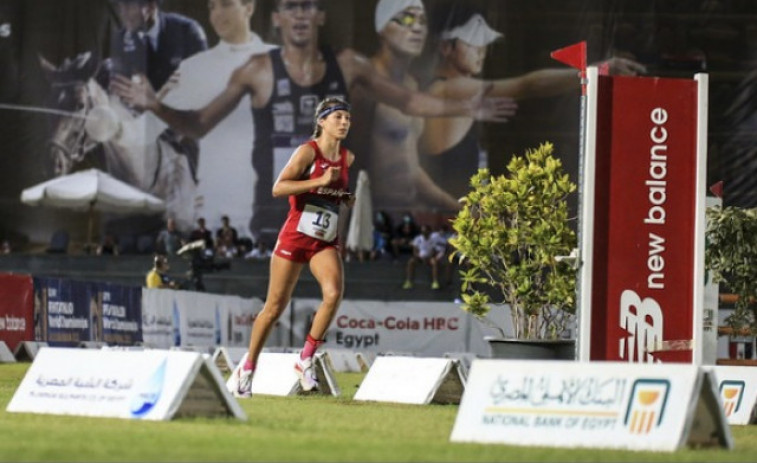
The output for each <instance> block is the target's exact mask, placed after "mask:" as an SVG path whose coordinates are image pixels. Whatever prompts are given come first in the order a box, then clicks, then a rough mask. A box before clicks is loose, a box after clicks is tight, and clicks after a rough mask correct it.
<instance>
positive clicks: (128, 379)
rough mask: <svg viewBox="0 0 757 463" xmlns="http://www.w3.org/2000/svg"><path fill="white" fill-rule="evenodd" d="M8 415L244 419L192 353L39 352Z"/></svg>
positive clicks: (212, 370)
mask: <svg viewBox="0 0 757 463" xmlns="http://www.w3.org/2000/svg"><path fill="white" fill-rule="evenodd" d="M6 410H7V411H9V412H28V413H48V414H60V415H83V416H99V417H110V418H131V419H144V420H169V419H171V418H174V417H183V416H235V417H237V418H239V419H246V416H245V415H244V412H243V411H242V410H241V409H240V408H239V405H238V404H237V402H236V401H235V400H234V399H233V398H232V397H231V396H230V394H229V393H228V392H227V391H226V389H225V388H224V387H223V379H222V378H221V375H220V373H218V370H217V369H216V368H215V366H214V365H212V363H210V362H209V361H207V360H206V359H204V358H203V356H202V355H201V354H199V353H196V352H182V351H166V350H144V351H117V350H95V349H75V348H52V347H45V348H42V349H40V351H39V353H38V354H37V356H36V358H35V359H34V363H33V364H32V365H31V367H30V368H29V370H28V371H27V373H26V375H25V376H24V379H23V380H22V381H21V384H20V385H19V387H18V389H16V392H15V394H14V395H13V398H12V399H11V401H10V403H9V404H8V407H7V409H6Z"/></svg>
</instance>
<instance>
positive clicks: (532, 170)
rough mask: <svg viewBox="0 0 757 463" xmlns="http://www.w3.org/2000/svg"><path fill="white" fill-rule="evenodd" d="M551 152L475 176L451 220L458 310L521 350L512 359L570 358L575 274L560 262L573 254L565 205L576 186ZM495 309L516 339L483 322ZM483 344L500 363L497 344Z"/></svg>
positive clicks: (549, 148)
mask: <svg viewBox="0 0 757 463" xmlns="http://www.w3.org/2000/svg"><path fill="white" fill-rule="evenodd" d="M553 151H554V146H553V145H552V144H551V143H544V144H542V145H541V146H539V147H538V148H537V149H534V150H527V152H526V153H525V155H524V156H514V157H513V158H512V159H511V160H510V161H509V163H508V165H507V170H506V173H505V174H504V175H492V174H491V172H490V171H489V170H488V169H480V170H479V171H478V173H477V174H475V175H474V176H473V177H471V188H472V189H471V190H470V192H469V193H468V194H467V195H466V196H465V197H463V198H461V200H460V201H461V203H462V208H461V210H460V211H459V212H458V214H457V216H456V217H455V218H454V219H453V221H452V224H453V228H454V230H455V236H454V238H452V239H451V240H450V243H451V244H452V247H453V253H452V256H451V259H457V260H458V262H459V264H460V276H461V298H462V307H461V308H462V309H463V310H465V311H467V312H469V313H470V314H472V315H473V316H475V317H476V318H478V319H479V320H481V321H482V322H483V323H485V324H488V325H489V326H493V327H494V328H496V329H497V330H499V332H500V335H501V337H502V339H515V340H517V341H516V342H515V343H510V344H514V345H515V346H517V347H516V349H517V350H518V351H519V352H518V353H516V354H514V356H522V355H523V352H522V350H523V349H524V348H525V347H527V346H531V347H536V348H537V349H538V350H539V351H541V352H542V353H543V352H549V351H551V347H550V346H551V345H557V346H558V347H560V349H561V350H562V353H558V354H556V356H557V357H563V358H566V357H567V358H571V359H572V358H574V356H575V354H574V349H575V347H574V345H575V340H574V339H573V340H567V341H566V340H564V339H563V337H564V335H565V329H566V327H567V324H568V323H569V322H570V320H571V316H570V315H571V314H574V313H575V301H576V270H575V268H574V267H573V265H572V263H571V262H569V261H568V259H561V258H560V257H561V256H568V255H570V254H571V252H572V251H573V249H574V248H575V247H576V235H575V232H574V231H573V230H572V229H571V227H570V223H569V218H568V203H567V198H568V196H569V195H570V194H571V193H573V192H574V191H575V190H576V185H575V184H574V183H573V182H571V181H570V178H569V176H568V174H567V173H565V172H564V170H563V166H562V162H561V161H560V160H559V159H557V158H556V157H554V156H553ZM493 305H497V307H498V310H499V309H500V308H502V309H504V310H507V309H506V307H507V306H509V308H510V313H511V317H512V326H513V331H514V332H513V333H506V332H505V330H504V328H503V327H502V326H496V325H493V324H492V322H491V320H490V319H489V318H487V315H488V314H489V312H490V310H492V306H493ZM487 340H489V342H490V345H491V346H492V352H493V354H494V356H501V355H500V354H499V352H498V348H497V346H498V345H499V344H501V343H500V341H499V340H497V339H494V338H492V337H487ZM493 343H496V344H493ZM566 344H567V346H566ZM566 347H567V353H566ZM506 356H509V355H506Z"/></svg>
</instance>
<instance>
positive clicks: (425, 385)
mask: <svg viewBox="0 0 757 463" xmlns="http://www.w3.org/2000/svg"><path fill="white" fill-rule="evenodd" d="M464 377H465V376H464V374H463V373H462V372H461V371H460V363H459V362H458V361H457V360H453V359H448V358H420V357H401V356H379V357H376V360H375V361H374V362H373V365H371V369H370V370H368V374H367V375H365V378H364V379H363V382H362V383H360V388H358V390H357V392H356V393H355V397H354V400H372V401H376V402H397V403H406V404H418V405H426V404H429V403H432V402H433V403H455V404H456V403H460V398H461V397H462V395H463V389H464V387H465V385H464V382H463V381H464Z"/></svg>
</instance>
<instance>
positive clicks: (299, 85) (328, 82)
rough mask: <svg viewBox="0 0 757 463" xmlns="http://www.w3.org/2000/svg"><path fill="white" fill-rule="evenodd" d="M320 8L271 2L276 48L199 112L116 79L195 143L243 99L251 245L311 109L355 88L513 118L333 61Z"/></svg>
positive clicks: (412, 105) (269, 221) (494, 107)
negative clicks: (253, 179) (247, 122)
mask: <svg viewBox="0 0 757 463" xmlns="http://www.w3.org/2000/svg"><path fill="white" fill-rule="evenodd" d="M323 1H325V0H322V1H318V0H276V8H275V10H274V11H273V13H272V20H273V25H274V26H275V27H276V28H278V29H279V33H280V36H281V40H282V45H281V48H279V49H275V50H271V51H269V52H268V53H267V54H264V55H256V56H252V57H251V58H250V59H249V60H248V61H247V62H246V63H245V64H244V65H242V66H241V67H240V68H238V69H237V70H235V71H234V72H233V74H232V76H231V79H230V80H229V82H228V85H227V86H226V88H225V89H224V90H223V91H222V92H221V93H220V94H219V95H218V96H217V97H216V98H215V99H214V100H213V101H212V102H210V103H209V104H208V105H206V106H204V107H203V108H201V109H195V110H178V109H176V108H173V107H171V106H169V105H166V104H165V103H164V102H162V101H160V99H159V98H157V97H156V95H155V92H154V91H153V89H152V88H151V87H150V86H149V83H148V82H145V80H144V79H139V80H138V81H133V80H132V79H128V78H126V77H124V76H116V78H115V80H114V85H113V88H114V90H115V91H116V92H117V93H118V94H119V95H121V96H122V97H123V98H124V99H125V100H126V101H127V102H128V103H130V104H132V105H134V106H136V107H138V108H144V109H147V110H150V111H152V112H153V113H154V114H156V115H157V116H158V117H159V118H161V119H163V120H164V121H165V122H166V123H168V124H169V125H170V126H171V127H173V128H174V129H176V130H178V131H179V132H181V133H183V134H185V135H189V136H191V137H194V138H200V137H202V136H204V135H205V134H206V133H207V132H208V131H209V130H210V129H212V128H213V127H215V126H216V124H218V123H219V122H220V121H221V120H223V119H224V118H225V117H226V116H227V115H228V114H229V112H230V111H231V110H232V109H233V108H234V107H236V105H237V104H238V103H239V101H240V100H241V99H242V98H243V97H244V96H245V95H248V96H249V97H250V102H251V106H252V113H253V119H254V122H255V124H254V125H255V144H254V147H253V154H252V164H253V168H254V170H255V173H256V174H257V184H256V187H255V197H254V206H253V216H252V221H251V224H250V231H251V233H252V237H253V240H254V241H258V240H259V239H261V236H263V234H264V232H266V231H271V232H273V231H275V230H277V228H276V227H278V224H280V223H281V222H282V221H283V219H284V216H286V209H285V208H283V207H281V205H279V204H277V203H276V202H274V201H272V199H271V197H270V194H269V192H270V191H271V187H272V185H273V179H275V178H276V176H277V175H278V173H279V172H281V170H282V168H283V167H284V165H285V164H286V162H287V158H288V155H289V153H290V152H291V150H292V149H294V148H296V147H297V146H298V145H299V144H301V143H303V142H304V141H306V140H307V138H308V135H309V131H310V127H309V124H310V121H311V120H312V118H313V115H314V111H315V107H316V104H317V102H318V101H321V100H322V99H323V98H325V97H326V96H339V97H342V98H345V99H346V98H347V95H348V94H351V93H352V92H354V91H355V90H356V89H357V88H367V89H369V91H368V92H369V93H370V94H371V95H372V96H373V97H375V98H376V99H377V100H379V101H382V102H384V103H386V104H388V105H391V106H392V107H394V108H397V109H399V110H401V111H403V112H405V113H408V114H417V115H420V116H431V115H457V114H465V115H470V116H472V117H475V118H477V119H483V120H501V118H502V117H506V116H509V115H510V114H511V113H512V105H511V101H509V100H503V99H497V98H489V97H488V96H486V91H487V89H486V88H483V89H482V91H481V92H480V93H479V94H478V95H474V96H473V97H472V98H467V99H465V100H445V99H441V98H436V97H430V96H429V95H426V94H423V93H420V92H416V91H413V90H411V89H408V88H406V87H404V86H401V85H397V84H396V83H394V82H392V81H391V80H389V79H387V78H386V77H384V76H380V75H378V74H377V73H376V72H375V70H374V69H373V67H372V66H371V65H370V63H369V62H368V60H367V59H366V58H365V57H364V56H362V55H360V54H358V53H356V52H355V51H354V50H352V49H349V48H348V49H344V50H342V51H340V52H339V53H338V54H336V53H334V52H333V51H332V50H331V49H330V48H328V47H321V46H320V45H319V40H318V36H319V29H320V27H321V26H322V25H323V24H324V23H325V21H326V13H325V11H324V10H323V6H322V4H323ZM266 229H268V230H266Z"/></svg>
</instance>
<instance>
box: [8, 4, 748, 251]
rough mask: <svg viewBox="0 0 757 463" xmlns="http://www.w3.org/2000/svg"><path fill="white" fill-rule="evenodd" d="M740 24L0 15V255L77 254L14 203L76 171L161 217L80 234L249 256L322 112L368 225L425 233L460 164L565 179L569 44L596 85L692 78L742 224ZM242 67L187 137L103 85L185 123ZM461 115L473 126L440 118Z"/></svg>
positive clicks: (713, 9)
mask: <svg viewBox="0 0 757 463" xmlns="http://www.w3.org/2000/svg"><path fill="white" fill-rule="evenodd" d="M755 8H757V7H755V6H753V5H752V3H751V2H739V1H720V2H711V1H705V0H701V1H699V0H693V1H692V0H688V1H684V0H681V1H667V2H655V1H652V0H641V1H625V2H624V1H621V2H606V1H600V0H592V1H559V2H558V1H551V0H542V1H533V0H532V1H521V0H475V1H474V0H466V1H463V0H452V1H450V0H425V1H423V2H421V1H420V0H383V1H377V0H319V1H308V0H256V1H246V0H165V1H139V0H55V1H53V0H0V146H2V147H3V148H2V151H1V152H0V176H2V181H0V217H2V218H1V219H0V238H1V239H8V240H11V241H12V242H13V243H14V245H15V247H17V248H22V247H23V246H24V245H26V244H29V243H43V242H47V241H48V240H49V237H50V235H51V234H52V232H53V231H54V230H56V229H61V228H63V229H67V230H69V231H70V232H71V233H72V236H73V238H74V239H78V240H83V239H84V236H85V235H86V232H87V231H86V224H87V221H86V220H85V216H84V215H83V214H80V213H71V212H70V211H66V210H56V209H45V208H34V207H30V206H26V205H23V204H22V203H21V202H20V199H19V198H20V192H21V191H22V190H23V189H24V188H27V187H29V186H32V185H34V184H37V183H39V182H42V181H45V180H48V179H51V178H53V177H56V176H61V175H66V174H68V173H71V172H76V171H78V170H83V169H88V168H93V167H94V168H97V169H100V170H103V171H105V172H108V173H110V174H111V175H113V176H114V177H116V178H119V179H121V180H123V181H125V182H127V183H129V184H132V185H134V186H136V187H138V188H139V189H141V190H143V191H145V192H148V193H151V194H153V195H155V196H157V197H159V198H161V199H163V200H164V201H165V203H166V206H167V210H166V212H165V213H162V214H143V215H131V216H128V217H123V216H118V215H110V214H107V213H101V214H98V215H97V216H96V219H97V221H96V226H97V227H98V232H99V233H97V234H98V236H102V235H104V234H106V233H113V234H119V233H133V234H138V233H152V232H155V231H157V230H158V229H159V228H160V227H161V226H162V224H163V223H164V222H165V219H166V218H168V217H172V218H174V219H176V221H177V224H178V225H179V228H180V229H182V230H183V231H189V230H190V229H192V228H194V226H195V223H196V220H197V219H198V218H200V217H203V218H205V220H206V223H207V224H208V227H209V228H211V229H215V228H217V227H218V226H219V225H220V223H221V217H222V216H224V215H226V216H228V217H229V219H230V222H231V225H232V226H234V227H236V228H237V229H238V230H239V231H240V235H241V236H242V237H250V238H252V239H253V240H258V239H264V240H267V241H268V242H269V244H270V243H271V242H272V239H273V237H274V236H275V233H276V231H277V229H278V227H279V226H280V225H281V223H282V221H283V216H284V214H285V211H286V207H287V204H286V201H285V200H281V199H276V200H275V199H273V198H271V195H270V189H271V185H272V182H273V181H274V180H275V178H276V175H277V174H278V171H279V170H280V169H281V168H282V167H283V165H284V164H285V163H286V161H287V159H288V157H289V155H290V154H291V153H292V151H293V150H294V149H295V148H296V146H297V145H298V144H300V143H302V142H303V141H304V140H306V139H307V138H308V137H309V136H310V134H311V132H312V126H313V121H312V117H313V111H314V108H315V105H316V104H317V102H318V101H319V100H320V99H322V98H323V97H326V96H340V97H343V98H345V99H347V100H349V102H350V103H351V104H352V106H353V127H352V131H351V135H350V137H349V138H348V139H347V140H346V141H345V144H346V146H347V147H348V148H350V149H351V150H353V151H354V152H355V153H356V155H357V164H356V166H355V169H354V171H353V172H352V175H351V180H352V183H353V188H354V183H355V180H356V179H357V177H358V175H357V173H358V170H361V169H362V170H365V172H366V173H367V175H368V178H369V179H370V184H371V196H372V202H373V204H372V205H373V209H374V210H375V211H379V210H383V211H385V212H387V213H388V215H389V216H390V217H391V218H392V219H394V220H395V223H396V222H397V221H399V219H400V218H401V217H402V215H403V214H405V213H407V212H410V213H412V214H413V215H415V217H416V218H417V219H419V220H420V221H424V222H431V224H432V225H437V224H439V223H441V222H443V220H444V219H445V218H446V217H449V216H451V215H453V214H454V213H455V211H456V208H457V203H456V201H457V198H459V197H460V196H462V195H464V194H465V193H466V191H467V185H468V179H469V178H470V176H471V175H472V174H473V173H475V171H476V170H477V169H478V168H479V167H489V168H490V169H491V170H492V171H494V172H501V171H502V170H503V169H504V166H505V165H506V163H507V161H508V160H509V158H510V157H511V156H512V155H513V154H522V153H523V151H524V150H526V149H528V148H532V147H536V146H538V145H539V144H540V143H542V142H544V141H550V142H552V143H554V144H555V146H556V152H557V153H558V154H559V156H560V157H561V159H562V161H563V163H564V164H565V165H566V167H567V169H568V171H569V172H571V175H572V177H573V180H574V181H576V180H577V176H578V156H579V153H578V149H579V139H578V132H579V111H580V87H579V79H578V76H577V74H576V73H575V71H574V70H571V69H568V68H566V67H565V66H563V65H561V64H559V63H557V62H555V61H553V60H551V59H550V52H551V51H553V50H556V49H558V48H562V47H564V46H567V45H570V44H573V43H576V42H579V41H583V40H585V41H586V42H587V44H588V53H589V56H588V59H589V62H590V63H601V62H609V63H610V68H611V71H613V72H633V71H634V70H637V69H640V67H642V66H643V67H644V68H645V69H646V72H645V74H646V75H650V76H661V77H685V78H691V77H692V76H693V75H694V74H695V73H697V72H707V73H709V74H710V92H711V96H710V102H711V103H710V134H709V162H708V164H709V165H708V184H713V183H715V182H718V181H721V180H723V181H724V191H725V202H726V204H738V205H744V206H755V205H757V193H755V191H756V190H755V188H754V187H755V185H754V181H755V180H754V179H755V178H756V176H755V175H754V174H755V169H756V168H757V152H755V148H754V146H757V143H754V141H755V140H754V137H755V131H754V130H752V125H753V124H754V122H753V121H754V119H755V114H756V113H757V111H755V109H756V108H755V105H754V98H753V93H754V92H755V88H757V87H755V85H757V81H755V73H754V69H753V67H754V53H755V52H754V50H755V45H756V44H755V38H754V37H753V34H750V30H751V29H750V27H751V24H753V23H754V20H755V19H756V18H757V12H756V11H754V10H755ZM152 9H157V11H156V12H155V13H152V11H153V10H152ZM145 14H148V15H149V14H152V15H153V16H152V18H153V19H154V20H155V22H154V23H153V22H150V21H149V20H148V21H147V22H145V20H144V17H145ZM314 43H317V44H318V45H319V46H318V47H317V48H315V49H313V48H310V45H312V44H314ZM308 50H315V52H314V53H309V54H308V53H304V52H307V51H308ZM253 56H254V58H251V57H253ZM245 64H247V69H246V70H245V71H238V73H239V75H240V76H242V77H241V78H242V79H244V81H245V82H246V84H245V85H246V87H245V89H246V90H247V92H246V93H245V94H244V96H243V97H242V98H241V99H240V100H239V102H238V104H237V102H236V101H235V102H234V104H232V105H230V106H229V108H228V111H227V112H228V114H226V115H225V116H224V117H223V118H221V120H219V121H218V123H217V124H216V125H214V126H212V127H208V128H207V130H205V131H203V133H193V132H192V131H191V130H187V127H186V126H184V125H181V126H179V125H176V124H174V125H171V124H167V123H166V122H164V121H162V120H160V119H159V118H157V117H156V116H155V115H154V114H152V113H151V112H149V111H143V110H141V108H139V107H138V106H135V105H133V104H130V103H128V102H126V101H125V100H124V99H122V98H120V97H119V96H118V95H116V94H115V93H114V92H113V91H112V82H113V79H115V78H116V77H115V76H117V75H122V76H125V77H127V78H128V79H132V81H133V82H138V83H144V82H140V81H139V78H138V77H137V76H144V77H145V78H146V81H148V82H149V84H150V87H152V88H153V89H154V91H155V92H156V97H157V98H160V99H161V100H162V101H163V102H164V103H165V104H167V105H169V106H171V107H174V108H176V109H179V110H196V109H199V108H202V107H204V106H205V105H206V104H208V103H209V102H210V101H212V100H213V99H214V97H215V96H216V95H218V94H219V93H220V92H222V91H224V89H225V88H226V87H227V84H228V83H229V81H230V79H231V77H232V73H234V71H235V69H239V67H240V66H243V65H245ZM366 66H367V68H366ZM634 66H639V67H634ZM366 69H367V71H366ZM482 82H483V83H484V84H485V85H487V87H486V88H487V91H486V95H487V97H491V98H495V97H496V98H505V99H506V101H509V102H510V103H512V105H511V106H509V109H508V111H509V113H508V114H507V116H506V117H500V118H499V120H496V121H493V120H491V119H492V117H489V118H487V116H486V114H485V113H486V111H485V110H480V111H479V110H475V109H486V107H487V101H486V97H485V98H481V96H482V93H481V91H480V89H481V85H482ZM461 102H467V103H469V104H471V105H472V106H473V107H474V111H469V112H468V113H463V112H460V110H458V109H456V108H458V107H460V106H461ZM455 111H457V113H456V112H455ZM473 114H475V115H476V117H475V118H474V117H471V116H472V115H473ZM490 116H491V115H490ZM500 116H501V115H500ZM571 201H572V203H571V204H572V207H573V208H574V209H575V207H576V198H572V199H571Z"/></svg>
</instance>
